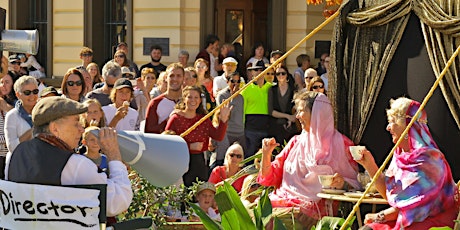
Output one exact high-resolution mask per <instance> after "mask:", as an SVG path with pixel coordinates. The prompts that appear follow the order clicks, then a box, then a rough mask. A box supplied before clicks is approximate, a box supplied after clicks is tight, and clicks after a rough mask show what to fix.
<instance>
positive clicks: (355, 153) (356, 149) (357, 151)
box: [349, 145, 366, 161]
mask: <svg viewBox="0 0 460 230" xmlns="http://www.w3.org/2000/svg"><path fill="white" fill-rule="evenodd" d="M349 148H350V152H351V156H352V157H353V160H355V161H359V160H361V159H362V158H363V154H362V153H361V151H364V150H366V146H361V145H357V146H350V147H349Z"/></svg>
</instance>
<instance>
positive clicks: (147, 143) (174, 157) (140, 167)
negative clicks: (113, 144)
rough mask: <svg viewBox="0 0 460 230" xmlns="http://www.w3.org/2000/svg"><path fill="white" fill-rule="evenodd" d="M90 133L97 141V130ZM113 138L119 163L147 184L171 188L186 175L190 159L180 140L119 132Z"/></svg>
mask: <svg viewBox="0 0 460 230" xmlns="http://www.w3.org/2000/svg"><path fill="white" fill-rule="evenodd" d="M91 133H93V134H94V135H95V136H97V137H99V130H91ZM117 134H118V145H119V147H120V153H121V157H122V159H123V161H124V162H126V163H127V164H129V165H131V166H132V167H133V168H134V169H136V170H137V172H138V173H139V174H141V175H142V176H143V177H144V178H145V179H147V180H148V181H149V182H150V183H151V184H153V185H155V186H160V187H164V186H168V185H172V184H174V183H176V182H177V181H178V180H179V178H181V177H182V175H184V173H185V172H187V171H188V163H189V160H190V156H189V151H188V147H187V143H186V142H185V140H184V139H183V138H182V137H180V136H176V135H162V134H154V133H143V132H140V131H121V130H117Z"/></svg>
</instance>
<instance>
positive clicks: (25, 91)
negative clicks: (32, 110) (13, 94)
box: [22, 89, 38, 96]
mask: <svg viewBox="0 0 460 230" xmlns="http://www.w3.org/2000/svg"><path fill="white" fill-rule="evenodd" d="M32 93H33V94H35V95H37V94H38V89H34V90H24V91H22V94H24V95H26V96H29V95H30V94H32Z"/></svg>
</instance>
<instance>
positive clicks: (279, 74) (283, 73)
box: [276, 72, 287, 76]
mask: <svg viewBox="0 0 460 230" xmlns="http://www.w3.org/2000/svg"><path fill="white" fill-rule="evenodd" d="M281 75H283V76H284V75H287V73H286V72H278V73H276V76H281Z"/></svg>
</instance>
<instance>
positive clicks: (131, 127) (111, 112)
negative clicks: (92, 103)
mask: <svg viewBox="0 0 460 230" xmlns="http://www.w3.org/2000/svg"><path fill="white" fill-rule="evenodd" d="M102 110H104V114H105V119H106V120H107V123H108V124H110V122H111V121H112V119H113V117H115V113H116V112H117V108H115V104H110V105H106V106H102ZM138 117H139V113H138V112H137V111H136V110H134V109H133V108H131V107H128V114H126V116H125V117H124V118H123V119H121V120H120V121H118V124H117V126H116V127H115V129H116V130H128V131H135V130H139V118H138Z"/></svg>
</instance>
